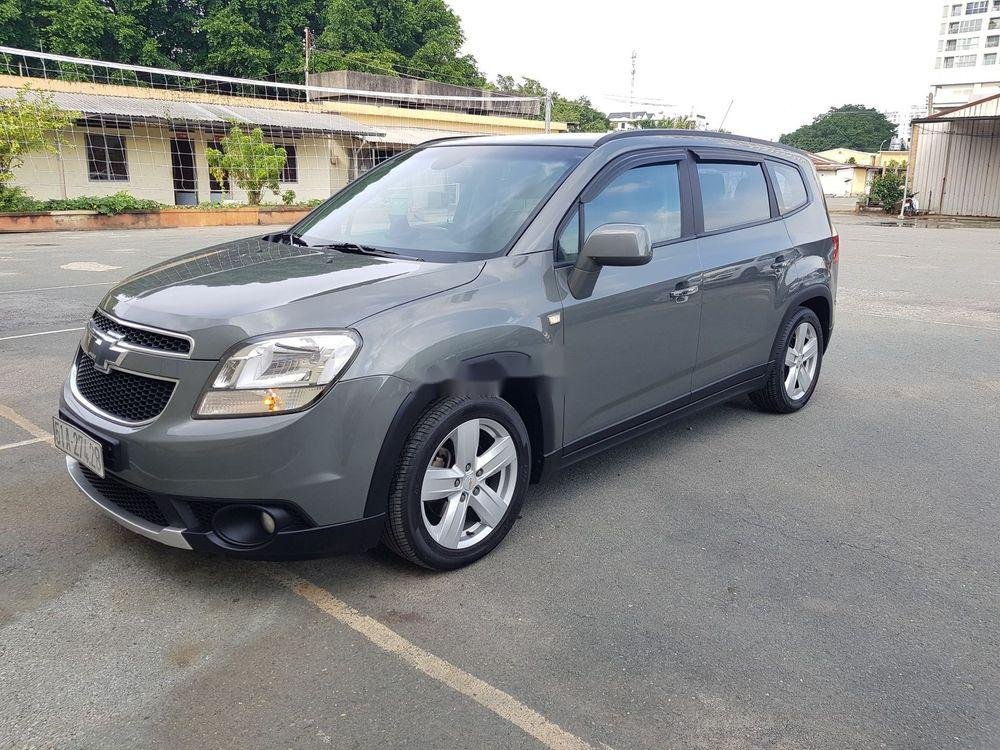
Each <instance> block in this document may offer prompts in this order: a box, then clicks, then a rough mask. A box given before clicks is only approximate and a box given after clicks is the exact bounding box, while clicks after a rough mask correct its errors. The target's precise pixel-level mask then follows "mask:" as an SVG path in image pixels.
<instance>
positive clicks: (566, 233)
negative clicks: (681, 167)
mask: <svg viewBox="0 0 1000 750" xmlns="http://www.w3.org/2000/svg"><path fill="white" fill-rule="evenodd" d="M574 216H575V214H574ZM583 224H584V226H583V234H584V238H586V237H588V236H589V235H590V233H591V232H593V231H594V230H595V229H597V227H599V226H601V225H602V224H642V225H643V226H644V227H646V230H647V231H648V232H649V238H650V239H651V240H652V242H653V244H656V243H657V242H665V241H666V240H673V239H677V238H678V237H680V236H681V194H680V181H679V178H678V173H677V165H676V164H648V165H645V166H642V167H634V168H633V169H630V170H628V171H627V172H623V173H622V174H620V175H619V176H618V177H616V178H615V179H614V180H612V181H611V183H609V184H608V185H607V186H606V187H605V188H604V189H602V190H601V192H600V193H598V194H597V196H596V197H595V198H594V199H593V200H591V201H588V202H587V203H585V204H584V205H583ZM579 247H580V230H579V222H578V221H574V220H570V222H569V224H567V226H566V228H565V229H564V230H563V233H562V235H561V237H560V239H559V253H560V257H561V258H563V259H566V258H572V256H573V255H574V254H575V253H576V252H577V251H578V250H579Z"/></svg>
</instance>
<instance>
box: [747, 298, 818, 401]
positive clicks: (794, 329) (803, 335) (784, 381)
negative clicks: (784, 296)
mask: <svg viewBox="0 0 1000 750" xmlns="http://www.w3.org/2000/svg"><path fill="white" fill-rule="evenodd" d="M771 363H772V364H771V371H770V372H769V373H768V377H767V382H766V383H765V384H764V387H763V388H761V389H760V390H758V391H754V392H753V393H751V394H750V400H751V401H753V402H754V404H756V405H757V406H758V407H759V408H761V409H763V410H764V411H769V412H772V413H774V414H790V413H791V412H793V411H798V410H799V409H801V408H802V407H803V406H805V405H806V404H807V403H809V399H810V398H812V395H813V392H814V391H815V390H816V384H817V383H818V382H819V372H820V368H821V366H822V364H823V326H822V325H821V324H820V322H819V318H818V317H816V313H814V312H813V311H812V310H810V309H809V308H807V307H798V308H796V309H795V310H794V311H793V312H792V313H791V315H789V316H788V317H787V318H786V319H785V322H784V323H783V324H782V326H781V329H780V330H779V331H778V335H777V337H775V341H774V348H773V349H772V350H771Z"/></svg>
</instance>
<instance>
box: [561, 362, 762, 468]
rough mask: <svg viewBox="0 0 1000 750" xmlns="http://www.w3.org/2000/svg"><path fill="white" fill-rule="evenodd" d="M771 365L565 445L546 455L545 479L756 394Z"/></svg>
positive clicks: (740, 374) (745, 372)
mask: <svg viewBox="0 0 1000 750" xmlns="http://www.w3.org/2000/svg"><path fill="white" fill-rule="evenodd" d="M771 364H772V363H768V364H766V365H761V366H759V367H753V368H750V369H749V370H744V371H743V372H740V373H737V374H736V375H735V376H733V377H730V378H726V379H725V380H722V381H719V382H718V383H713V384H712V385H708V386H705V387H704V388H700V389H699V390H697V391H695V392H694V393H691V394H689V395H687V396H683V397H681V398H679V399H676V400H674V401H670V402H668V403H666V404H664V405H663V406H660V407H657V408H655V409H651V410H650V411H647V412H644V413H642V414H639V415H637V416H635V417H632V418H630V419H627V420H625V421H624V422H620V423H619V424H617V425H612V426H611V427H607V428H605V429H603V430H600V431H599V432H596V433H594V434H593V435H588V436H587V437H584V438H580V439H579V440H576V441H574V442H572V443H570V444H569V445H567V446H565V447H564V448H563V449H562V450H561V451H555V452H553V453H552V454H550V455H548V456H545V463H544V474H543V478H544V477H548V476H550V475H551V474H552V473H555V472H556V471H558V470H559V469H562V468H565V467H567V466H570V465H572V464H575V463H577V462H578V461H583V460H585V459H587V458H590V457H591V456H593V455H595V454H597V453H600V452H602V451H605V450H608V449H609V448H614V447H615V446H617V445H621V444H622V443H624V442H627V441H629V440H631V439H632V438H635V437H638V436H640V435H644V434H645V433H647V432H651V431H653V430H657V429H659V428H661V427H664V426H665V425H668V424H670V423H671V422H675V421H677V420H679V419H683V418H684V417H687V416H689V415H691V414H694V413H695V412H699V411H702V410H704V409H708V408H710V407H712V406H716V405H718V404H722V403H725V402H726V401H732V400H733V399H734V398H736V397H737V396H742V395H743V394H744V393H750V392H751V391H755V390H757V389H759V388H761V387H762V386H763V385H764V383H765V382H767V375H768V372H770V368H771Z"/></svg>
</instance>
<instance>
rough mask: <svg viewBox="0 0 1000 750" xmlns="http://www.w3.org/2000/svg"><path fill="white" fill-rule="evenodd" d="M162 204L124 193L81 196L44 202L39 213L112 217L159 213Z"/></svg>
mask: <svg viewBox="0 0 1000 750" xmlns="http://www.w3.org/2000/svg"><path fill="white" fill-rule="evenodd" d="M163 207H164V205H163V204H162V203H158V202H156V201H154V200H149V199H147V198H136V197H135V196H133V195H130V194H129V193H126V192H124V191H122V192H119V193H115V194H114V195H102V196H82V197H80V198H56V199H53V200H48V201H45V202H44V203H42V204H41V207H40V208H39V209H38V210H40V211H97V213H99V214H104V215H105V216H114V215H115V214H123V213H126V212H128V211H159V210H160V209H161V208H163Z"/></svg>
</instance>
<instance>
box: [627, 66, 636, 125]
mask: <svg viewBox="0 0 1000 750" xmlns="http://www.w3.org/2000/svg"><path fill="white" fill-rule="evenodd" d="M635 58H636V52H635V50H632V75H631V76H630V78H629V84H628V119H629V121H630V122H631V121H632V120H634V119H635V106H634V103H633V102H634V101H635Z"/></svg>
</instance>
